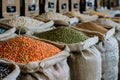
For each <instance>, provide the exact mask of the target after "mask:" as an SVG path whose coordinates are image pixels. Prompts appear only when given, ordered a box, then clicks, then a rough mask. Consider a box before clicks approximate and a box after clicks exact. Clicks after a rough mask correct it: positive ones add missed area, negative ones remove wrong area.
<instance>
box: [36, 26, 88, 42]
mask: <svg viewBox="0 0 120 80" xmlns="http://www.w3.org/2000/svg"><path fill="white" fill-rule="evenodd" d="M34 35H35V36H37V37H39V38H43V39H48V40H51V41H55V42H63V43H67V44H72V43H77V42H82V41H84V40H86V39H88V37H87V36H85V35H84V34H83V33H81V32H78V31H76V30H74V29H71V28H69V27H59V28H57V29H53V30H50V31H47V32H43V33H39V34H34Z"/></svg>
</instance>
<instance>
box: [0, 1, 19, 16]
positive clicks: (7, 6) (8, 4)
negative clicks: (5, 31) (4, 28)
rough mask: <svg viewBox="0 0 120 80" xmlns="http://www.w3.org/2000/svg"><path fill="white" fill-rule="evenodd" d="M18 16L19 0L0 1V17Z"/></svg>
mask: <svg viewBox="0 0 120 80" xmlns="http://www.w3.org/2000/svg"><path fill="white" fill-rule="evenodd" d="M19 15H20V0H2V16H3V17H4V18H9V17H16V16H19Z"/></svg>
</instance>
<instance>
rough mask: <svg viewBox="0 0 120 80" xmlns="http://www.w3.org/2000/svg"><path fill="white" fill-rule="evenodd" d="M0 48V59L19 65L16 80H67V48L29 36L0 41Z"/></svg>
mask: <svg viewBox="0 0 120 80" xmlns="http://www.w3.org/2000/svg"><path fill="white" fill-rule="evenodd" d="M0 46H2V47H0V52H1V53H2V54H0V58H7V59H10V60H13V61H14V62H15V63H16V64H18V65H19V67H20V70H21V73H20V75H19V77H18V78H17V80H34V78H35V80H40V79H41V80H63V79H64V80H69V67H68V64H67V61H66V59H67V57H68V56H69V48H68V47H67V46H65V45H58V44H56V43H52V42H48V41H44V40H39V39H37V38H35V37H30V36H29V37H28V36H16V37H15V38H10V39H8V40H5V41H0ZM22 74H25V75H31V76H30V77H28V76H22ZM33 75H34V76H33Z"/></svg>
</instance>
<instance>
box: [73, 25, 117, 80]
mask: <svg viewBox="0 0 120 80" xmlns="http://www.w3.org/2000/svg"><path fill="white" fill-rule="evenodd" d="M87 24H88V23H87ZM94 27H95V26H94ZM94 27H93V26H90V24H89V25H88V26H87V25H86V24H85V23H83V24H78V25H77V26H76V27H74V29H76V30H80V31H82V32H84V33H85V34H86V35H88V36H98V37H99V38H100V41H99V43H98V44H96V47H97V49H98V50H99V51H100V52H101V57H102V79H103V80H117V78H118V61H119V60H118V58H119V55H118V52H119V49H118V42H117V40H116V38H115V37H114V33H115V29H114V28H113V29H111V30H109V31H108V30H107V29H105V28H102V27H101V26H97V27H96V28H94Z"/></svg>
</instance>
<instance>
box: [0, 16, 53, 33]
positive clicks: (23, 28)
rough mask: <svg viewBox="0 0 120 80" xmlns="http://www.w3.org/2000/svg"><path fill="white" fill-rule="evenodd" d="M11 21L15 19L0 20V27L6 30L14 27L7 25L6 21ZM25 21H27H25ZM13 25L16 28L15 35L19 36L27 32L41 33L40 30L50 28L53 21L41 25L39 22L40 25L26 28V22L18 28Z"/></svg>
mask: <svg viewBox="0 0 120 80" xmlns="http://www.w3.org/2000/svg"><path fill="white" fill-rule="evenodd" d="M26 18H27V17H26ZM28 18H29V17H28ZM11 19H15V18H5V19H1V20H0V25H3V26H4V27H5V28H8V29H9V28H12V27H14V26H11V25H9V24H7V23H8V21H9V20H11ZM27 21H29V20H27ZM40 22H41V21H40ZM23 23H24V22H23ZM14 25H15V27H16V33H17V34H20V33H21V34H25V33H26V32H28V31H31V32H41V30H43V29H49V28H51V26H53V25H54V22H53V21H48V22H46V23H43V24H42V22H41V24H36V25H35V26H34V25H32V23H31V26H27V22H26V23H25V24H23V26H18V25H17V26H16V23H15V24H14Z"/></svg>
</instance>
